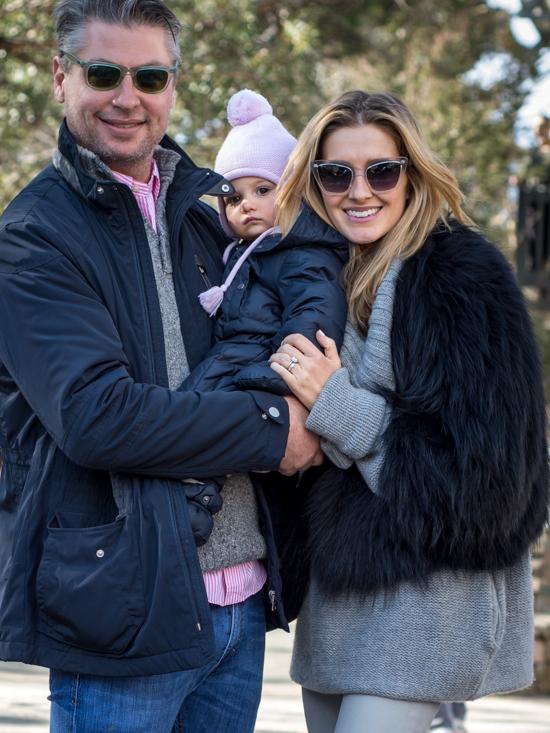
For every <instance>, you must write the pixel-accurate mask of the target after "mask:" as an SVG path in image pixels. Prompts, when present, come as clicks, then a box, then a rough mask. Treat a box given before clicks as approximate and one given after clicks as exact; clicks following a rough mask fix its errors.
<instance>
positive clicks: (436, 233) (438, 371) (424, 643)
mask: <svg viewBox="0 0 550 733" xmlns="http://www.w3.org/2000/svg"><path fill="white" fill-rule="evenodd" d="M283 180H284V181H285V183H284V185H283V187H282V189H281V192H280V194H279V197H278V208H279V220H280V225H281V229H282V231H283V234H284V232H286V231H288V230H289V229H290V227H291V226H292V223H293V222H294V220H295V219H296V217H297V216H298V214H299V211H300V208H301V206H302V202H304V201H305V202H306V203H307V204H308V205H309V206H311V208H313V209H314V210H315V211H316V212H317V213H318V214H319V216H320V217H322V218H324V220H325V221H326V222H327V223H330V224H332V226H333V227H334V228H335V229H336V230H337V231H339V232H340V233H341V234H342V235H343V236H344V237H345V238H346V239H347V240H348V241H349V242H350V244H351V255H350V261H349V264H348V266H347V269H346V285H347V297H348V307H349V318H348V325H347V329H346V333H345V337H344V344H343V347H342V351H341V355H340V356H339V354H338V350H337V349H336V345H335V344H334V342H333V341H332V339H329V338H327V337H326V335H324V334H323V333H321V332H318V334H317V335H316V340H317V342H318V343H319V344H320V345H321V346H322V347H323V349H324V353H322V352H320V351H319V349H318V346H317V343H314V342H312V341H311V340H309V339H307V338H305V337H304V336H303V335H300V334H292V335H290V336H288V337H287V338H286V339H285V340H284V342H283V344H282V346H281V348H280V349H279V350H278V352H277V353H276V354H275V355H274V356H273V357H271V365H272V368H273V369H274V370H275V371H276V373H277V374H279V375H280V376H281V377H282V378H283V379H284V380H285V382H286V383H287V384H288V386H289V387H290V389H291V390H292V392H293V393H294V394H295V395H296V396H297V397H298V398H299V399H300V400H301V402H302V404H303V405H304V407H306V408H307V409H308V410H309V411H310V413H309V417H308V419H307V422H306V426H307V427H308V428H309V429H310V430H313V431H314V432H316V433H317V434H318V435H319V436H320V437H321V443H322V447H323V450H324V451H325V453H326V455H327V456H328V458H330V460H331V461H332V463H333V466H332V467H330V468H329V469H328V470H326V471H325V472H324V473H323V474H322V476H321V477H319V478H318V479H317V480H316V481H313V482H310V488H309V491H308V494H307V498H306V501H305V504H306V506H305V510H304V513H303V515H302V525H301V527H302V531H301V532H300V533H298V538H299V540H298V542H296V544H295V545H294V547H293V546H292V545H290V547H289V548H288V550H287V552H286V554H285V561H284V564H285V567H286V571H285V572H286V573H287V574H288V575H289V576H292V574H294V578H295V580H294V587H297V588H300V587H306V588H307V590H306V594H305V598H304V600H303V604H302V607H301V610H300V613H299V616H298V623H297V628H296V639H295V646H294V652H293V659H292V667H291V675H292V678H293V679H294V680H295V681H296V682H298V683H299V684H300V685H302V688H303V700H304V708H305V714H306V720H307V725H308V730H309V731H310V733H395V732H396V731H399V733H425V731H427V730H428V729H429V727H430V723H431V721H432V719H433V718H434V716H435V714H436V712H437V709H438V707H439V703H440V702H442V701H457V702H462V701H464V700H471V699H474V698H478V697H481V696H483V695H488V694H490V693H495V692H507V691H512V690H517V689H519V688H522V687H526V686H528V685H529V684H530V683H531V681H532V677H533V617H534V616H533V594H532V580H531V567H530V556H529V548H530V545H531V543H532V542H533V541H534V540H536V538H537V537H538V536H539V534H540V533H541V531H542V529H543V527H544V525H545V522H546V519H547V507H548V454H547V447H546V437H545V401H544V394H543V388H542V375H541V367H540V363H539V359H538V354H537V348H536V343H535V339H534V336H533V332H532V328H531V323H530V320H529V315H528V313H527V310H526V307H525V303H524V300H523V297H522V294H521V291H520V289H519V287H518V285H517V283H516V281H515V278H514V275H513V273H512V270H511V268H510V266H509V264H508V263H507V261H506V260H505V258H504V256H503V255H502V254H501V253H500V252H499V251H498V249H497V248H496V247H494V246H493V245H492V244H490V243H489V242H488V241H487V239H486V238H485V237H484V236H483V234H482V233H481V232H480V231H479V230H478V229H477V228H476V227H475V226H474V225H473V224H472V222H471V221H470V220H469V218H468V217H467V216H466V214H465V213H464V211H463V209H462V206H461V194H460V190H459V188H458V185H457V183H456V180H455V178H454V176H453V175H452V174H451V172H450V171H449V169H448V168H447V167H446V166H445V165H444V164H443V163H441V162H440V161H439V160H438V158H437V157H436V156H435V155H434V153H433V152H432V151H431V150H430V148H429V147H428V145H427V143H426V141H425V140H424V137H423V136H422V134H421V132H420V130H419V128H418V125H417V123H416V121H415V119H414V117H413V115H412V114H411V112H410V111H409V109H408V108H407V107H406V106H405V104H403V102H402V101H401V100H399V99H398V98H397V97H395V96H393V95H391V94H387V93H374V94H369V93H367V92H363V91H355V92H348V93H346V94H343V95H342V96H341V97H339V98H338V99H336V100H335V101H333V102H331V103H329V104H327V105H326V106H325V107H323V108H322V109H321V110H320V111H319V112H318V113H317V114H316V115H315V116H314V117H313V119H312V120H311V121H310V123H309V124H308V125H307V127H306V128H305V130H304V132H303V133H302V135H301V137H300V138H299V140H298V143H297V145H296V148H295V150H294V152H293V154H292V156H291V158H290V160H289V164H288V168H287V172H286V173H285V174H283ZM289 359H293V361H294V364H295V366H294V368H293V369H292V371H289V370H288V369H287V368H286V367H287V365H288V363H289Z"/></svg>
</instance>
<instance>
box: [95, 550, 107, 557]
mask: <svg viewBox="0 0 550 733" xmlns="http://www.w3.org/2000/svg"><path fill="white" fill-rule="evenodd" d="M95 554H96V557H103V556H104V555H105V550H96V551H95Z"/></svg>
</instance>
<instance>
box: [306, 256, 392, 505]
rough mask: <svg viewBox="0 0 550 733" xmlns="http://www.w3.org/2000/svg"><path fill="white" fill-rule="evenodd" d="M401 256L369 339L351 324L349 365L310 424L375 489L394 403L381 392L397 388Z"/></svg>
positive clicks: (380, 296)
mask: <svg viewBox="0 0 550 733" xmlns="http://www.w3.org/2000/svg"><path fill="white" fill-rule="evenodd" d="M400 267H401V262H400V261H398V260H396V261H395V262H394V263H393V264H392V266H391V268H390V270H389V271H388V273H387V275H386V277H385V278H384V280H383V281H382V283H381V284H380V287H379V289H378V293H377V295H376V299H375V302H374V304H373V308H372V312H371V316H370V319H369V332H368V336H367V338H366V339H365V340H363V339H362V338H361V337H360V335H359V334H358V333H357V332H356V331H355V330H354V329H353V328H351V327H350V326H348V329H347V331H346V342H345V345H344V348H343V350H342V360H343V364H344V365H345V366H343V367H342V368H341V369H339V370H338V371H336V372H335V373H334V374H333V375H332V376H331V377H330V379H329V380H328V381H327V383H326V384H325V386H324V387H323V389H322V390H321V393H320V395H319V397H318V399H317V400H316V402H315V404H314V405H313V408H312V410H311V413H310V415H309V418H308V421H307V427H308V428H309V429H310V430H313V431H314V432H316V433H318V434H319V435H321V437H322V442H321V445H322V447H323V451H324V452H325V453H326V455H327V456H328V457H329V458H330V460H331V461H332V462H333V463H334V464H335V465H337V466H338V467H340V468H348V467H349V466H350V465H351V464H352V463H353V462H355V463H356V465H357V468H358V469H359V471H360V472H361V474H362V475H363V478H364V479H365V481H366V482H367V484H368V486H369V487H370V488H371V490H372V491H374V492H375V493H376V492H377V491H378V480H379V475H380V470H381V467H382V464H383V460H384V447H383V440H382V437H383V434H384V429H385V427H386V426H387V424H388V421H389V418H390V407H389V405H388V403H387V402H386V399H385V398H384V397H383V396H382V394H380V392H381V391H382V390H384V389H393V388H394V383H395V380H394V375H393V367H392V354H391V327H392V311H393V300H394V293H395V283H396V281H397V277H398V274H399V270H400Z"/></svg>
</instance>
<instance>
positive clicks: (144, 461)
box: [0, 224, 288, 478]
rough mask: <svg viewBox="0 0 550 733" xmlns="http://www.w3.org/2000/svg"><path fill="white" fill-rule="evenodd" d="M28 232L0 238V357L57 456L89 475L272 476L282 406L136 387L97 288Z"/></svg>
mask: <svg viewBox="0 0 550 733" xmlns="http://www.w3.org/2000/svg"><path fill="white" fill-rule="evenodd" d="M37 229H38V227H37V226H33V225H32V224H25V225H22V224H16V225H11V226H10V227H9V228H8V229H4V230H3V232H2V258H1V260H0V319H1V321H2V329H1V330H0V360H1V361H2V362H3V363H4V364H5V366H6V368H7V369H8V371H9V372H10V374H11V376H12V377H13V379H14V381H15V382H16V383H17V385H18V387H19V388H20V390H21V392H22V394H23V395H24V397H25V399H26V400H27V401H28V403H29V405H30V406H31V407H32V409H33V410H34V411H35V413H36V415H37V417H38V418H39V420H40V421H41V423H42V424H43V425H44V427H45V429H46V430H47V432H48V433H49V434H50V435H51V436H52V438H53V439H54V441H55V442H56V443H57V445H58V446H59V447H60V448H61V450H63V451H64V452H65V453H66V455H67V456H68V457H69V458H70V459H71V460H73V461H74V462H75V463H77V464H80V465H84V466H88V467H91V468H97V469H108V470H114V471H127V472H132V473H140V474H149V475H157V476H166V477H174V478H182V477H186V476H194V477H202V476H210V475H219V474H224V473H227V472H234V471H247V470H254V469H255V470H274V469H277V467H278V465H279V462H280V460H281V458H282V456H283V455H284V450H285V445H286V439H287V432H288V411H287V407H286V403H285V402H284V400H282V399H280V398H277V397H274V396H272V395H267V394H265V393H261V392H258V393H242V392H237V391H235V392H217V393H211V394H209V393H204V394H203V393H200V392H196V391H189V392H177V391H170V390H169V389H166V388H164V387H160V386H157V385H154V384H142V383H139V382H137V381H135V379H134V378H133V377H132V376H131V374H130V369H129V364H128V360H127V358H126V355H125V353H124V349H123V345H122V343H121V340H120V337H119V334H118V331H117V328H116V326H115V323H114V321H113V317H112V315H111V313H110V312H109V311H108V310H107V308H106V307H105V305H104V303H103V301H102V299H101V297H100V295H99V294H98V292H97V290H96V289H95V288H94V287H92V284H91V283H90V282H89V281H88V280H87V279H86V278H85V277H84V275H83V274H82V272H81V271H80V270H79V268H78V267H77V266H76V265H75V263H73V262H72V261H70V260H69V259H68V258H67V257H66V256H64V255H63V254H61V253H60V252H59V250H58V249H56V248H55V246H54V245H53V244H50V243H48V242H47V241H45V240H46V239H47V233H45V232H44V231H43V227H40V231H37ZM54 237H55V233H54V232H51V233H50V242H54V241H55V239H54ZM37 251H38V252H39V253H40V256H36V255H35V253H36V252H37ZM44 253H46V254H47V255H48V256H44ZM27 260H28V262H27ZM270 406H274V407H276V408H277V409H276V410H271V411H269V407H270ZM273 415H275V417H273Z"/></svg>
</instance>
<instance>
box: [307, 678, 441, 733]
mask: <svg viewBox="0 0 550 733" xmlns="http://www.w3.org/2000/svg"><path fill="white" fill-rule="evenodd" d="M302 698H303V701H304V713H305V716H306V723H307V729H308V732H309V733H426V731H428V730H429V727H430V723H431V722H432V720H433V718H434V716H435V714H436V712H437V709H438V707H439V703H436V702H433V703H432V702H409V701H408V700H392V699H390V698H388V697H375V696H374V695H324V694H322V693H320V692H313V691H312V690H306V689H305V688H304V687H303V688H302Z"/></svg>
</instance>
